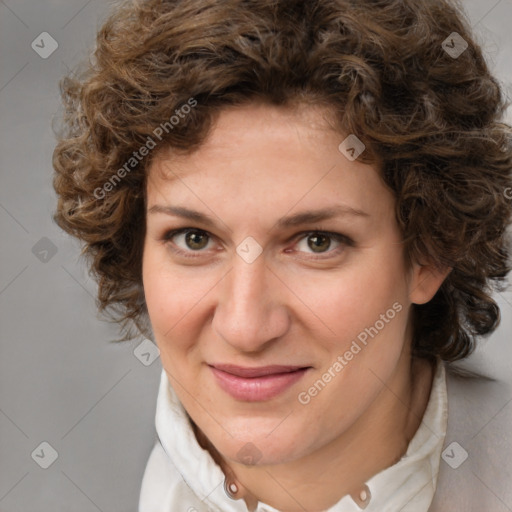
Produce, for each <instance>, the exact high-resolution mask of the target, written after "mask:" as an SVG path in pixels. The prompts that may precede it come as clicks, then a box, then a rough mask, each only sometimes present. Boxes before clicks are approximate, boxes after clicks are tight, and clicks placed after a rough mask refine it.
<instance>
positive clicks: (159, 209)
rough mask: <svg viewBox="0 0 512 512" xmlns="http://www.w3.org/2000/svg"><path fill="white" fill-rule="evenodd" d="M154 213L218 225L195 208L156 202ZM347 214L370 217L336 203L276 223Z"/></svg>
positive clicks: (310, 221)
mask: <svg viewBox="0 0 512 512" xmlns="http://www.w3.org/2000/svg"><path fill="white" fill-rule="evenodd" d="M154 213H164V214H166V215H173V216H176V217H182V218H184V219H189V220H192V221H195V222H200V223H202V224H204V225H206V226H209V227H215V226H216V223H215V221H214V220H213V218H212V217H210V216H209V215H205V214H204V213H201V212H198V211H195V210H190V209H188V208H185V207H183V206H162V205H158V204H156V205H154V206H152V207H151V208H149V209H148V214H154ZM346 215H350V216H353V217H361V218H365V217H366V218H367V217H370V215H369V214H368V213H366V212H364V211H362V210H358V209H356V208H352V207H351V206H345V205H336V206H331V207H328V208H322V209H320V210H308V211H302V212H298V213H294V214H293V215H289V216H287V217H282V218H281V219H279V220H278V221H277V222H276V224H275V225H276V226H277V228H278V229H284V228H289V227H296V226H301V225H303V224H313V223H315V222H321V221H323V220H328V219H332V218H335V217H340V216H346Z"/></svg>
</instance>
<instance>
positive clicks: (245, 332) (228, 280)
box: [212, 255, 290, 353]
mask: <svg viewBox="0 0 512 512" xmlns="http://www.w3.org/2000/svg"><path fill="white" fill-rule="evenodd" d="M217 290H218V294H219V295H218V302H217V305H216V309H215V313H214V317H213V321H212V325H213V328H214V330H215V331H216V332H217V333H218V334H219V336H220V337H221V338H222V339H223V340H224V341H225V342H226V343H228V344H229V345H231V346H232V347H233V348H235V349H236V350H237V351H238V352H245V353H257V352H261V351H263V350H265V348H266V347H267V346H268V345H270V344H272V342H275V340H276V339H278V338H279V337H282V336H283V335H284V334H285V333H286V331H287V330H288V328H289V322H290V318H289V311H288V309H287V306H286V295H287V294H286V292H287V291H288V289H287V288H286V286H285V285H284V284H283V282H282V281H281V280H280V279H278V278H277V277H276V275H275V274H274V272H273V271H272V270H271V269H270V268H269V267H268V266H267V263H266V261H265V259H264V257H263V255H261V256H259V257H258V258H257V259H256V260H255V261H253V262H252V263H247V262H246V261H244V260H243V259H242V258H239V257H235V258H234V262H233V267H232V269H231V271H230V272H228V274H227V275H226V277H225V278H224V279H223V280H222V281H221V283H219V286H218V289H217ZM288 293H290V292H289V291H288Z"/></svg>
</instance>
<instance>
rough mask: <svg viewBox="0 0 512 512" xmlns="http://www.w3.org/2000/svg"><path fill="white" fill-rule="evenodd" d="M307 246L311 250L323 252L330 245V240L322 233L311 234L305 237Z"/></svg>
mask: <svg viewBox="0 0 512 512" xmlns="http://www.w3.org/2000/svg"><path fill="white" fill-rule="evenodd" d="M307 240H308V247H310V248H311V250H313V252H324V251H326V250H327V249H329V247H330V246H331V240H330V238H329V237H328V236H326V235H324V234H321V233H320V234H312V235H309V236H308V237H307Z"/></svg>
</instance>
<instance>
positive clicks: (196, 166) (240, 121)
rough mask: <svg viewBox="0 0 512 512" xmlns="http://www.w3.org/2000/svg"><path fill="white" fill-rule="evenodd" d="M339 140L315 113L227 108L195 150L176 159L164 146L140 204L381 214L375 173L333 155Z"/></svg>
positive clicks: (382, 200) (383, 196)
mask: <svg viewBox="0 0 512 512" xmlns="http://www.w3.org/2000/svg"><path fill="white" fill-rule="evenodd" d="M346 137H347V135H346V134H340V133H339V132H337V131H336V130H335V129H334V128H333V123H332V122H331V121H330V118H329V112H328V111H326V110H325V109H322V108H318V107H299V108H295V109H289V108H283V107H273V106H269V105H262V104H249V105H244V106H240V107H234V108H228V109H226V110H224V111H222V112H221V113H220V115H219V116H218V118H217V120H216V123H215V124H214V126H213V127H212V129H211V131H210V133H209V136H208V137H207V139H206V140H205V142H204V143H203V144H202V145H201V146H200V147H199V148H198V149H197V150H195V151H194V152H192V153H190V154H180V153H178V152H176V151H174V150H173V149H171V148H168V149H166V150H164V151H162V152H161V153H160V154H159V155H158V156H157V157H156V158H155V160H154V161H153V163H152V165H151V166H150V169H149V178H148V189H147V194H148V203H152V204H154V203H155V202H159V203H161V202H162V201H164V202H169V201H170V202H180V203H182V204H183V203H194V204H196V205H200V204H201V201H203V202H204V203H208V201H209V200H210V201H214V202H216V203H217V204H218V203H224V202H226V200H228V199H229V201H230V202H231V204H233V205H234V206H237V207H240V202H241V201H242V199H241V198H243V202H244V204H245V206H246V207H248V206H249V204H253V203H258V204H259V206H260V208H261V209H264V208H265V209H266V208H272V207H273V209H274V210H276V205H282V208H278V210H279V211H281V210H282V209H283V208H286V207H287V208H288V209H291V208H293V206H294V204H297V206H306V205H312V204H313V203H315V205H316V206H319V205H321V204H322V202H325V201H326V200H330V201H331V202H341V203H345V204H346V205H347V206H350V207H352V208H354V209H360V210H362V209H364V208H367V209H370V210H372V211H374V213H376V214H379V213H384V210H386V211H387V209H388V208H389V202H390V197H389V196H390V192H389V190H387V187H386V186H385V185H384V183H383V181H382V179H381V177H380V172H379V169H378V167H377V166H376V165H369V164H363V163H361V162H359V161H358V160H357V159H356V160H353V161H351V160H349V159H348V158H347V157H346V156H345V154H343V153H342V152H340V150H339V149H338V146H339V145H340V143H342V141H343V140H344V139H345V138H346ZM299 203H300V205H299ZM148 206H149V207H150V206H151V204H149V205H148ZM203 208H204V204H203ZM242 213H243V211H241V212H240V214H242Z"/></svg>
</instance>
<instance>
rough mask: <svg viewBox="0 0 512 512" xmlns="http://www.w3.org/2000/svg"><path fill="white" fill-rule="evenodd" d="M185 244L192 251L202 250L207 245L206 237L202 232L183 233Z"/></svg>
mask: <svg viewBox="0 0 512 512" xmlns="http://www.w3.org/2000/svg"><path fill="white" fill-rule="evenodd" d="M185 244H186V245H187V247H189V248H190V249H193V250H200V249H204V248H205V247H206V246H207V245H208V235H207V234H206V233H204V232H202V231H188V232H187V233H185Z"/></svg>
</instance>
